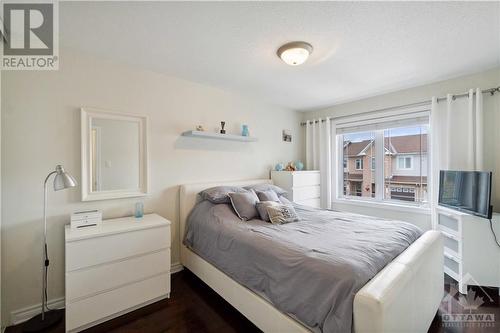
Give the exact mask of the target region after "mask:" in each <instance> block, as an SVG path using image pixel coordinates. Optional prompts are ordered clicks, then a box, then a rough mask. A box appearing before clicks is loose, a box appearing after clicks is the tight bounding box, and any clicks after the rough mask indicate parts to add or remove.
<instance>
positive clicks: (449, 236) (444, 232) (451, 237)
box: [441, 230, 460, 242]
mask: <svg viewBox="0 0 500 333" xmlns="http://www.w3.org/2000/svg"><path fill="white" fill-rule="evenodd" d="M441 232H442V233H443V235H444V236H445V237H447V238H450V239H453V240H454V241H456V242H459V241H460V240H459V239H458V238H457V237H456V236H454V235H452V234H449V233H447V232H446V231H442V230H441Z"/></svg>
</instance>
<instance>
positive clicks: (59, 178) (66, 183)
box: [23, 165, 78, 332]
mask: <svg viewBox="0 0 500 333" xmlns="http://www.w3.org/2000/svg"><path fill="white" fill-rule="evenodd" d="M54 174H55V177H54V191H59V190H64V189H67V188H71V187H75V186H77V185H78V184H77V182H76V180H75V178H73V176H71V175H70V174H69V173H67V172H66V171H64V168H63V167H62V165H58V166H56V169H55V170H54V171H52V172H50V173H49V174H48V175H47V177H46V178H45V182H44V183H43V250H42V251H43V260H42V261H43V264H42V265H43V272H42V281H43V287H42V313H40V314H38V315H36V316H35V317H33V318H31V319H30V320H28V321H27V322H26V323H25V324H24V327H23V330H24V332H40V331H43V330H45V329H47V328H48V327H50V326H52V325H55V324H57V323H58V322H59V321H61V320H62V318H63V313H62V311H57V310H51V309H49V308H48V306H47V274H48V268H49V256H48V253H47V183H48V181H49V179H50V177H51V176H52V175H54Z"/></svg>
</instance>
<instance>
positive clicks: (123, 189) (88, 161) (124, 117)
mask: <svg viewBox="0 0 500 333" xmlns="http://www.w3.org/2000/svg"><path fill="white" fill-rule="evenodd" d="M81 122H82V123H81V140H82V142H81V146H82V185H81V189H82V200H83V201H92V200H106V199H118V198H130V197H140V196H145V195H147V194H148V178H149V177H148V118H147V117H146V116H141V115H130V114H122V113H115V112H108V111H104V110H99V109H92V108H82V109H81Z"/></svg>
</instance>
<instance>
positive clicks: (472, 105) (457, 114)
mask: <svg viewBox="0 0 500 333" xmlns="http://www.w3.org/2000/svg"><path fill="white" fill-rule="evenodd" d="M483 114H484V111H483V96H482V92H481V90H480V89H476V90H473V89H471V90H470V91H469V96H468V97H466V98H457V99H455V98H453V95H450V94H449V95H447V97H446V101H440V102H439V103H438V101H437V98H435V97H433V98H432V108H431V121H430V123H431V133H430V136H431V147H432V154H431V159H432V160H431V171H432V172H431V179H430V182H431V184H432V188H431V205H432V212H433V223H434V225H436V220H435V218H436V214H435V208H436V206H437V202H438V195H439V171H440V170H483V168H484V148H483V145H484V136H483V135H484V131H483V127H484V115H483Z"/></svg>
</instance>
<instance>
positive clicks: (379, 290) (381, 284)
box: [180, 179, 443, 333]
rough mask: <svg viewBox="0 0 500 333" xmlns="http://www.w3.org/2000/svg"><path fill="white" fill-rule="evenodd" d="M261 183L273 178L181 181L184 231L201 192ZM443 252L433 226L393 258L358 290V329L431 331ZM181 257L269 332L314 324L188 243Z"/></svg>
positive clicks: (302, 328)
mask: <svg viewBox="0 0 500 333" xmlns="http://www.w3.org/2000/svg"><path fill="white" fill-rule="evenodd" d="M260 183H271V181H270V180H266V179H264V180H263V179H257V180H250V181H241V182H219V183H204V184H190V185H183V186H181V190H180V234H181V235H182V236H181V237H183V235H184V234H185V229H186V220H187V217H188V214H189V213H190V211H191V210H192V209H193V207H194V205H195V202H196V196H197V193H199V192H200V191H202V190H204V189H206V188H210V187H213V186H217V185H232V186H247V185H251V184H260ZM442 253H443V252H442V240H441V237H440V234H439V232H436V231H428V232H426V233H424V234H423V235H421V236H420V237H419V238H418V239H417V240H416V241H414V242H413V243H412V244H411V245H410V246H409V247H408V248H406V250H404V251H403V252H402V253H401V254H399V255H398V256H397V257H396V258H395V259H393V260H392V261H391V262H390V263H388V264H387V265H386V266H385V267H384V268H383V269H382V270H380V271H379V272H378V273H377V274H376V275H375V276H374V277H373V278H371V280H369V281H368V282H367V283H366V284H364V285H363V286H362V287H361V288H360V289H359V290H358V291H357V293H356V294H355V295H354V300H353V302H352V328H353V329H352V331H354V332H358V333H359V332H426V331H427V329H428V327H429V325H430V323H431V321H432V319H433V318H434V316H435V313H436V311H437V308H438V306H439V303H440V301H441V298H442V293H443V263H442V261H443V256H442ZM181 263H182V264H183V265H184V266H185V267H187V268H188V269H189V270H190V271H192V272H193V273H194V274H196V275H197V276H198V277H199V278H200V279H202V280H203V281H204V282H205V283H207V284H208V285H209V286H210V287H211V288H212V289H214V290H215V291H216V292H217V293H218V294H219V295H221V296H222V297H223V298H224V299H226V300H227V301H228V302H229V303H230V304H231V305H233V306H234V307H235V308H236V309H238V310H239V311H240V312H241V313H242V314H243V315H245V316H246V317H247V318H248V319H249V320H250V321H252V322H253V323H254V324H255V325H256V326H257V327H259V328H260V329H261V330H263V331H264V332H310V331H311V327H309V326H307V325H304V324H302V323H301V322H300V321H298V320H297V319H296V318H295V317H293V316H290V315H288V314H285V313H282V312H281V311H279V310H278V309H277V308H276V307H275V306H274V305H273V303H271V302H270V301H269V300H268V298H266V297H264V296H263V295H261V294H257V293H255V292H253V291H252V290H250V289H247V288H246V287H245V286H243V285H242V284H240V283H238V282H237V281H235V279H233V278H231V277H230V276H229V275H227V274H226V273H224V272H223V271H222V270H220V269H218V268H217V267H216V266H214V265H212V264H211V263H210V262H209V261H207V260H205V259H203V258H202V257H201V256H199V255H198V254H196V253H194V252H193V251H192V250H190V249H189V248H188V247H186V246H185V245H183V244H182V245H181ZM291 297H294V296H293V295H291Z"/></svg>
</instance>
